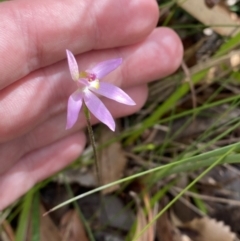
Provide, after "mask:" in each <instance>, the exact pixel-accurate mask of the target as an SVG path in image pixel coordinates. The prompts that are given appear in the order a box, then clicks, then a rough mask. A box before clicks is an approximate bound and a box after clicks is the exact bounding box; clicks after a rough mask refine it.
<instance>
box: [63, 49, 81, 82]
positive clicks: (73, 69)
mask: <svg viewBox="0 0 240 241" xmlns="http://www.w3.org/2000/svg"><path fill="white" fill-rule="evenodd" d="M66 52H67V59H68V66H69V70H70V73H71V76H72V79H73V80H75V81H76V80H78V78H79V70H78V65H77V61H76V59H75V57H74V55H73V54H72V52H71V51H69V50H66Z"/></svg>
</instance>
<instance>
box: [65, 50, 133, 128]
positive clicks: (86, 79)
mask: <svg viewBox="0 0 240 241" xmlns="http://www.w3.org/2000/svg"><path fill="white" fill-rule="evenodd" d="M66 52H67V59H68V65H69V70H70V73H71V76H72V79H73V80H74V81H75V82H76V84H77V87H78V89H77V90H76V91H75V92H74V93H73V94H72V95H70V97H69V99H68V110H67V125H66V129H70V128H72V127H73V125H74V124H75V123H76V121H77V119H78V114H79V112H80V110H81V107H82V104H83V101H84V103H85V105H86V106H87V108H88V109H89V110H90V112H91V113H92V114H93V115H94V116H95V117H96V118H97V119H98V120H100V121H101V122H103V123H104V124H105V125H107V126H108V127H109V128H110V129H111V130H112V131H114V130H115V121H114V120H113V117H112V115H111V114H110V112H109V111H108V109H107V108H106V106H105V105H104V104H103V103H102V101H101V100H100V99H99V98H98V97H97V96H96V95H95V94H98V95H102V96H105V97H107V98H109V99H112V100H115V101H117V102H120V103H122V104H126V105H135V102H134V101H133V100H132V99H131V98H130V97H129V96H128V95H127V94H126V93H125V92H124V91H123V90H121V89H120V88H118V87H117V86H115V85H112V84H110V83H106V82H100V79H101V78H103V77H104V76H106V75H107V74H108V73H110V72H111V71H113V70H114V69H116V68H117V67H118V66H119V65H120V64H121V63H122V59H121V58H118V59H110V60H107V61H104V62H101V63H99V64H97V65H96V66H95V67H93V68H92V69H90V70H86V71H83V72H79V70H78V65H77V61H76V59H75V57H74V55H73V54H72V53H71V52H70V51H69V50H66ZM94 93H95V94H94Z"/></svg>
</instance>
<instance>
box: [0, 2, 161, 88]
mask: <svg viewBox="0 0 240 241" xmlns="http://www.w3.org/2000/svg"><path fill="white" fill-rule="evenodd" d="M0 16H1V21H0V31H1V35H0V56H2V60H1V61H0V74H1V80H0V89H2V88H4V87H5V86H7V85H9V84H11V83H13V82H14V81H16V80H18V79H20V78H22V77H23V76H25V75H27V74H28V73H30V72H32V71H33V70H35V69H38V68H41V67H44V66H47V65H50V64H52V63H55V62H57V61H59V60H61V59H63V58H65V49H66V48H69V49H70V50H71V51H73V52H74V53H75V54H77V53H82V52H86V51H89V50H91V49H102V48H112V47H116V46H122V45H127V44H131V43H134V42H137V41H139V40H140V39H142V38H143V37H145V36H146V35H148V34H149V33H150V32H151V31H152V29H153V28H154V27H155V25H156V22H157V19H158V8H157V4H156V2H155V0H131V1H129V0H121V1H112V0H101V1H94V0H92V1H90V0H81V1H79V0H69V1H65V0H35V1H32V0H19V1H10V2H4V3H1V4H0Z"/></svg>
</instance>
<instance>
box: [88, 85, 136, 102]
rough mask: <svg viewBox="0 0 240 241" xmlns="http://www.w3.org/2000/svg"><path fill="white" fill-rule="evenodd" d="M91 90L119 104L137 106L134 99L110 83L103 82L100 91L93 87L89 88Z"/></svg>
mask: <svg viewBox="0 0 240 241" xmlns="http://www.w3.org/2000/svg"><path fill="white" fill-rule="evenodd" d="M89 89H90V90H92V91H93V92H95V93H97V94H99V95H103V96H105V97H107V98H109V99H112V100H115V101H117V102H119V103H122V104H125V105H136V103H135V102H134V101H133V100H132V98H131V97H130V96H129V95H127V94H126V93H125V92H124V91H123V90H122V89H120V88H119V87H117V86H115V85H112V84H110V83H106V82H101V83H100V86H99V88H98V89H96V88H93V87H89Z"/></svg>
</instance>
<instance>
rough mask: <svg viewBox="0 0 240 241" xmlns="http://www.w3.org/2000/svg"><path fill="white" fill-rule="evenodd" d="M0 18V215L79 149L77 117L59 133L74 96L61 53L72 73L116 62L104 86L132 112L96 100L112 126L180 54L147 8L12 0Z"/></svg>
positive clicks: (86, 0)
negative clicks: (70, 60) (126, 98)
mask: <svg viewBox="0 0 240 241" xmlns="http://www.w3.org/2000/svg"><path fill="white" fill-rule="evenodd" d="M0 16H1V19H2V20H1V21H0V30H2V31H1V32H2V33H3V34H1V35H0V56H3V58H2V60H1V61H0V73H1V74H0V76H1V78H0V116H1V118H0V157H1V159H0V194H1V198H0V210H2V209H3V208H5V207H7V206H8V205H9V204H11V203H12V202H13V201H15V200H16V199H17V198H18V197H20V196H21V195H22V194H24V193H25V192H26V191H27V190H29V189H30V188H31V187H32V186H33V185H35V184H36V183H37V182H39V181H41V180H43V179H44V178H46V177H48V176H50V175H52V174H53V173H55V172H57V171H59V170H61V169H62V168H63V167H65V166H66V165H68V164H69V163H71V162H72V161H73V160H74V159H75V158H77V157H78V156H79V155H80V154H81V152H82V151H83V149H84V146H85V141H86V139H85V135H84V132H83V131H84V127H85V120H84V116H83V113H82V112H81V114H80V116H79V120H78V122H77V124H76V125H75V126H74V127H73V128H72V129H70V130H67V131H66V130H65V126H66V113H67V112H66V107H67V99H68V97H69V95H70V94H71V93H72V92H74V90H75V89H76V86H75V83H74V82H73V81H72V80H71V76H70V73H69V70H68V65H67V60H66V53H65V50H66V49H69V50H71V51H72V52H73V53H74V54H75V56H76V58H77V61H78V64H79V68H80V70H85V69H87V68H91V67H92V66H93V65H94V64H96V63H98V62H100V61H103V60H107V59H111V58H117V57H122V58H123V64H122V65H121V66H120V67H119V68H118V69H117V70H115V71H113V72H112V73H111V74H109V75H108V76H107V77H106V78H104V81H108V82H111V83H114V84H116V85H118V86H120V87H121V88H122V89H123V90H124V91H126V92H127V93H128V94H129V95H130V96H131V97H132V98H133V100H134V101H135V102H136V103H137V104H136V106H126V105H122V104H119V103H116V102H114V101H111V100H108V99H106V98H103V99H102V100H103V102H104V103H105V105H106V106H107V108H108V109H109V110H110V112H111V113H112V115H113V116H114V117H115V118H117V117H122V116H126V115H129V114H132V113H134V112H136V111H138V110H139V109H140V108H141V107H142V106H143V104H144V102H145V101H146V98H147V93H148V91H147V83H148V82H150V81H152V80H154V79H159V78H162V77H165V76H167V75H169V74H171V73H173V72H174V71H175V70H176V69H177V68H178V67H179V65H180V63H181V59H182V53H183V49H182V44H181V41H180V39H179V37H178V36H177V35H176V34H175V33H174V32H173V31H172V30H171V29H168V28H155V26H156V23H157V20H158V17H159V10H158V6H157V4H156V1H155V0H131V1H129V0H121V1H112V0H101V1H94V0H81V1H79V0H69V1H65V0H35V1H32V0H15V1H10V2H4V3H1V4H0ZM123 26H124V27H123ZM96 122H97V121H96V120H93V123H96Z"/></svg>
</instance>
